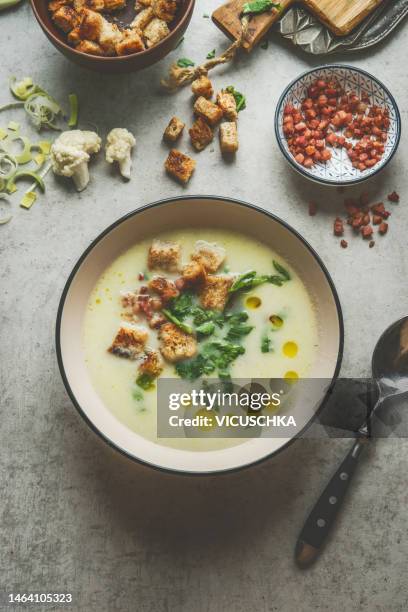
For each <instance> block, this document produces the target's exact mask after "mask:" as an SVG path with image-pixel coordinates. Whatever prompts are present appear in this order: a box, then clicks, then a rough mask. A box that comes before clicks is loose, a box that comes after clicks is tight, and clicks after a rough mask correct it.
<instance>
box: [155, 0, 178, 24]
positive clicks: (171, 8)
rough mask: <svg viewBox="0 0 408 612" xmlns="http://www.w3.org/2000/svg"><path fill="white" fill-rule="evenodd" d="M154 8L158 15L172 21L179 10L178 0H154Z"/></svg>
mask: <svg viewBox="0 0 408 612" xmlns="http://www.w3.org/2000/svg"><path fill="white" fill-rule="evenodd" d="M152 9H153V12H154V14H155V16H156V17H158V18H159V19H163V21H165V22H166V23H171V22H172V21H173V19H174V17H175V14H176V11H177V2H176V0H152Z"/></svg>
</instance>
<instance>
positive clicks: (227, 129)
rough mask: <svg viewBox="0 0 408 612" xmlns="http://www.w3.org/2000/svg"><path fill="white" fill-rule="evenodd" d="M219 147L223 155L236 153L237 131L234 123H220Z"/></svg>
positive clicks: (237, 145)
mask: <svg viewBox="0 0 408 612" xmlns="http://www.w3.org/2000/svg"><path fill="white" fill-rule="evenodd" d="M220 146H221V151H222V152H223V153H236V152H237V151H238V147H239V142H238V131H237V124H236V123H235V121H231V122H226V123H221V125H220Z"/></svg>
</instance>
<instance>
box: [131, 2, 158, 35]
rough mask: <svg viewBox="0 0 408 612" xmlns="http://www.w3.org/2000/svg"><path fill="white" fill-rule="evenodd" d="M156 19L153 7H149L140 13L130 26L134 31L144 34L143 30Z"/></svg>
mask: <svg viewBox="0 0 408 612" xmlns="http://www.w3.org/2000/svg"><path fill="white" fill-rule="evenodd" d="M153 18H154V13H153V9H152V8H151V7H147V8H145V9H143V10H142V11H140V13H138V14H137V15H136V17H135V18H134V20H133V21H132V23H131V24H130V27H131V28H132V29H133V30H138V31H139V32H143V30H144V29H145V28H146V27H147V26H148V25H149V23H150V22H151V20H152V19H153Z"/></svg>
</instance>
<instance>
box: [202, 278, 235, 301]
mask: <svg viewBox="0 0 408 612" xmlns="http://www.w3.org/2000/svg"><path fill="white" fill-rule="evenodd" d="M233 282H234V277H233V276H231V275H226V274H224V275H219V276H215V275H213V276H207V279H206V281H205V284H204V286H203V288H202V289H201V291H200V293H199V298H200V302H201V305H202V306H203V308H209V309H211V310H224V308H225V306H226V304H227V301H228V291H229V289H230V287H231V285H232V283H233Z"/></svg>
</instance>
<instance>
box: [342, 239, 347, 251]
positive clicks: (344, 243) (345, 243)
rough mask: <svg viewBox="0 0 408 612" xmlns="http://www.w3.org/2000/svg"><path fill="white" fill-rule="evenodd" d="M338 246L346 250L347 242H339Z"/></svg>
mask: <svg viewBox="0 0 408 612" xmlns="http://www.w3.org/2000/svg"><path fill="white" fill-rule="evenodd" d="M340 246H341V248H342V249H347V247H348V242H347V240H344V239H343V240H340Z"/></svg>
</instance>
